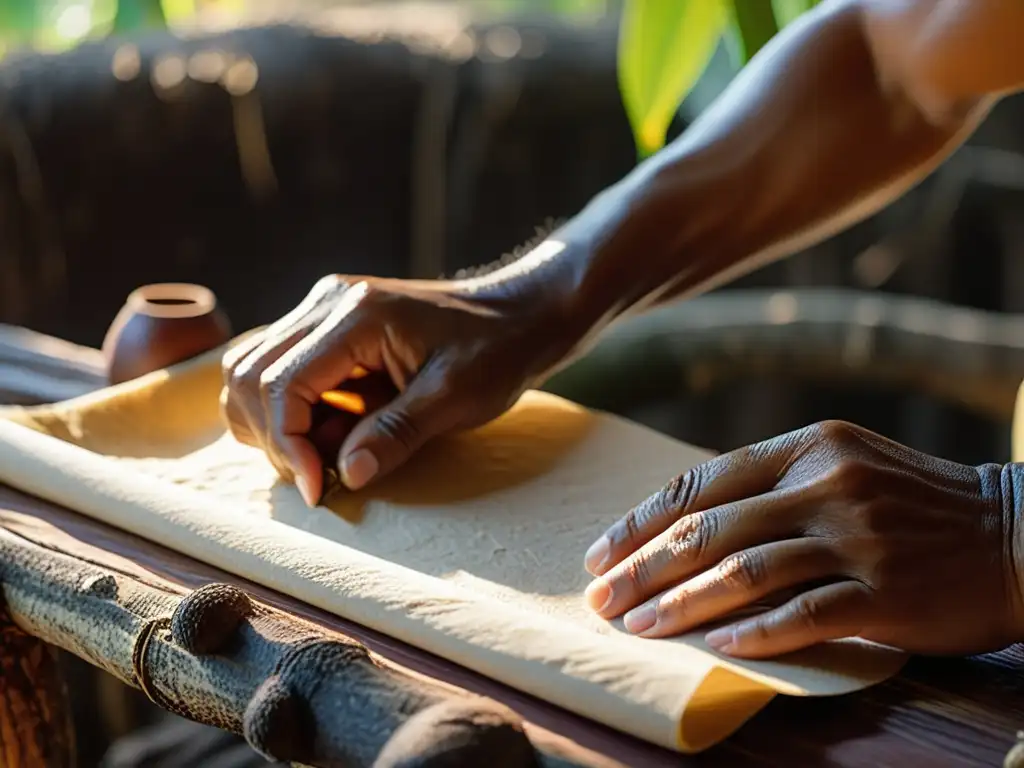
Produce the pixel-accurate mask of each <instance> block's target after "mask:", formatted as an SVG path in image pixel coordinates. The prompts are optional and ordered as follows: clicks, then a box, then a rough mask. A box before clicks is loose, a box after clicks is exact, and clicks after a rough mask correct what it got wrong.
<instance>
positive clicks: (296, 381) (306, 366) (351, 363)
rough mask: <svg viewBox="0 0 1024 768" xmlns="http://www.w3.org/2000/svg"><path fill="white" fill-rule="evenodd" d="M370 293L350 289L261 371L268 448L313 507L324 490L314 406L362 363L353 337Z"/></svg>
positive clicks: (358, 288) (363, 290) (363, 286)
mask: <svg viewBox="0 0 1024 768" xmlns="http://www.w3.org/2000/svg"><path fill="white" fill-rule="evenodd" d="M365 295H366V286H365V284H362V287H360V286H355V287H354V288H352V289H351V290H350V291H349V292H346V293H345V294H344V295H343V296H342V298H341V300H340V301H339V302H338V303H337V305H336V307H335V308H334V310H333V311H332V312H331V314H330V315H329V316H328V317H327V318H326V319H325V320H324V321H323V322H322V323H321V324H320V325H319V326H317V327H316V328H315V329H314V330H313V331H312V332H310V333H309V334H307V335H306V336H305V337H304V338H303V339H301V340H300V341H298V342H297V343H296V344H294V345H293V346H292V347H291V348H290V349H288V350H287V351H285V352H284V353H283V354H282V355H281V356H280V357H279V358H278V359H277V360H276V361H275V362H274V363H272V364H271V365H269V366H268V367H267V368H266V369H265V370H264V371H263V373H262V374H261V376H260V386H259V391H260V402H261V405H262V409H263V414H264V419H265V423H266V428H267V433H266V441H267V444H266V445H265V446H264V448H265V450H266V451H267V452H268V453H271V452H272V453H274V454H275V455H276V456H278V457H279V460H280V461H281V462H282V463H283V464H284V465H285V466H286V467H287V470H288V472H289V473H290V475H291V478H294V481H295V483H296V485H297V486H298V488H299V491H300V492H301V493H302V496H303V498H304V499H305V501H306V503H307V504H309V505H310V506H313V505H315V504H316V502H317V500H319V498H320V496H321V493H322V491H323V487H322V486H323V461H322V460H321V458H320V455H319V453H318V452H317V450H316V448H315V447H314V446H313V444H312V442H310V440H309V438H308V433H309V430H310V429H311V428H312V426H313V419H312V417H313V406H314V405H316V404H317V403H318V402H319V401H320V396H321V394H322V393H323V392H326V391H327V390H331V389H334V388H335V387H337V386H338V385H339V384H340V383H341V382H343V381H345V379H346V378H347V377H348V376H350V375H351V374H352V372H353V370H354V369H355V368H356V367H357V361H356V360H355V358H354V357H353V354H352V345H351V344H350V343H349V341H350V336H351V334H352V332H353V331H354V330H355V328H356V327H357V325H358V323H359V315H358V313H355V312H354V310H355V309H356V308H357V307H358V305H359V302H360V301H361V300H362V298H363V297H364V296H365ZM287 476H288V475H286V477H287Z"/></svg>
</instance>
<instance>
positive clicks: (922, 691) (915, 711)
mask: <svg viewBox="0 0 1024 768" xmlns="http://www.w3.org/2000/svg"><path fill="white" fill-rule="evenodd" d="M0 330H2V329H0ZM7 338H8V342H10V340H11V338H10V334H9V333H8V337H7ZM18 343H19V344H21V345H23V346H28V347H34V348H35V349H36V350H37V351H38V352H39V354H38V355H29V356H25V355H23V356H22V357H21V358H19V359H20V360H21V363H20V364H19V366H20V367H19V372H18V375H16V376H15V375H10V366H8V375H6V376H4V375H3V371H4V367H3V364H4V361H5V360H7V361H8V362H9V361H10V360H11V356H12V351H11V347H10V344H8V347H7V349H6V356H5V348H4V336H3V333H2V332H0V397H4V398H6V399H7V400H8V401H11V400H13V399H20V400H22V401H28V400H30V399H32V397H33V395H36V396H40V395H41V396H43V397H47V396H52V395H53V394H55V393H69V392H76V391H85V390H87V389H89V388H91V387H94V386H96V385H98V384H100V383H101V377H100V375H99V370H100V369H99V360H98V356H97V354H96V353H95V352H94V351H91V350H82V349H81V348H71V347H66V346H64V345H63V344H62V343H59V342H54V341H53V340H48V339H45V338H39V337H34V336H20V337H19V338H18ZM54 355H58V356H64V357H65V358H66V359H67V362H66V363H61V362H60V361H59V360H58V359H57V358H56V357H55V356H54ZM0 528H3V529H5V530H6V531H9V532H11V533H13V534H16V535H17V536H19V537H23V538H24V539H25V540H26V541H32V540H39V541H46V542H47V544H48V545H49V546H53V545H54V542H57V543H58V545H59V548H60V549H61V550H62V551H63V552H66V553H69V554H72V555H73V556H75V557H78V558H81V559H82V560H83V561H86V562H91V563H94V564H99V565H102V566H105V567H108V568H110V569H113V570H114V571H117V572H118V573H119V574H121V575H122V576H124V577H127V578H133V579H138V580H139V581H140V582H148V583H154V582H159V583H165V584H168V585H171V586H174V587H178V588H185V589H192V588H195V587H198V586H201V585H203V584H205V583H208V582H210V581H217V582H225V583H229V584H237V585H240V586H242V587H243V588H245V589H246V590H248V591H249V593H250V594H252V595H253V596H255V597H256V598H257V599H258V600H261V601H263V602H265V603H266V604H267V605H270V606H274V607H277V608H279V609H281V610H283V611H285V612H286V613H287V614H288V615H289V616H295V617H297V618H300V619H304V620H308V621H312V622H314V623H315V624H317V625H318V626H320V627H323V628H325V629H326V630H329V631H330V632H334V633H340V635H342V636H345V637H350V638H353V639H355V640H358V641H360V642H362V643H364V644H365V645H366V646H367V647H368V648H369V649H370V650H371V651H373V652H375V653H377V654H379V655H380V656H381V657H383V658H385V659H388V660H390V661H392V662H394V663H396V664H397V665H400V666H401V667H404V668H407V669H411V670H414V671H415V672H417V673H419V674H422V675H426V676H428V677H430V678H433V679H437V680H443V681H445V682H447V683H449V684H454V685H457V686H460V687H463V688H465V689H468V690H470V691H476V692H479V693H483V694H485V695H487V696H489V697H491V698H493V699H496V700H498V701H499V702H503V703H504V704H507V705H508V706H510V707H511V708H512V709H514V710H516V711H518V712H519V713H520V714H522V715H523V717H524V718H525V719H526V720H527V721H528V722H529V723H530V724H531V729H532V730H531V732H532V733H536V734H540V735H541V737H542V738H544V739H551V740H554V741H556V742H558V743H561V744H563V746H564V745H565V744H568V743H571V745H578V747H579V749H580V752H579V754H581V755H587V754H590V753H591V751H592V752H594V753H598V754H600V755H605V756H608V757H610V758H613V759H614V760H618V761H620V762H621V763H623V764H626V765H638V766H669V765H694V766H697V765H726V766H826V765H827V766H898V767H899V768H911V767H916V766H947V765H949V766H954V765H972V766H973V765H978V766H998V765H1001V764H1002V761H1003V759H1004V756H1005V754H1006V753H1007V751H1008V750H1009V749H1010V748H1011V747H1012V746H1013V745H1014V743H1015V741H1016V734H1017V731H1018V729H1019V728H1024V648H1022V647H1018V646H1014V647H1012V648H1009V649H1006V650H1004V651H1002V652H1000V653H995V654H989V655H986V656H982V657H975V658H970V659H923V658H915V659H913V660H911V661H910V662H909V663H908V665H907V667H906V668H905V670H904V671H903V673H902V674H900V675H899V676H898V677H897V678H895V679H893V680H891V681H889V682H887V683H885V684H882V685H879V686H876V687H874V688H872V689H869V690H867V691H864V692H861V693H858V694H854V695H850V696H845V697H839V698H835V699H814V700H807V699H804V700H799V699H794V698H788V697H784V696H780V697H778V698H777V699H776V700H775V701H773V702H772V703H771V704H770V705H769V706H768V707H767V708H766V709H765V710H764V711H763V712H762V713H760V714H759V715H757V716H756V717H755V718H754V719H753V720H752V721H751V722H749V723H748V724H747V725H746V726H744V727H743V728H741V729H740V731H739V732H738V733H737V734H735V735H734V736H733V737H732V738H730V739H729V740H727V741H726V742H724V743H723V744H721V745H719V746H717V747H715V748H713V749H711V750H709V751H707V752H705V753H703V754H701V755H699V756H695V757H683V756H680V755H675V754H672V753H670V752H668V751H665V750H661V749H658V748H655V747H652V746H650V745H648V744H645V743H642V742H640V741H638V740H636V739H633V738H631V737H629V736H626V735H623V734H619V733H617V732H614V731H612V730H610V729H608V728H604V727H602V726H599V725H596V724H594V723H591V722H589V721H586V720H584V719H583V718H580V717H577V716H575V715H572V714H570V713H567V712H564V711H562V710H559V709H558V708H556V707H553V706H551V705H549V704H547V703H545V702H543V701H539V700H537V699H535V698H533V697H531V696H528V695H525V694H522V693H519V692H517V691H514V690H512V689H510V688H508V687H506V686H503V685H500V684H497V683H494V682H493V681H490V680H487V679H485V678H483V677H481V676H480V675H477V674H475V673H472V672H470V671H468V670H465V669H463V668H461V667H458V666H457V665H455V664H452V663H450V662H447V661H445V660H442V659H439V658H437V657H434V656H431V655H430V654H426V653H423V652H421V651H419V650H417V649H414V648H412V647H410V646H407V645H405V644H403V643H399V642H397V641H394V640H391V639H389V638H386V637H383V636H380V635H379V634H377V633H375V632H372V631H370V630H367V629H365V628H362V627H359V626H357V625H354V624H352V623H351V622H346V621H344V620H341V619H338V618H337V617H334V616H330V615H327V614H325V613H323V612H321V611H318V610H316V609H314V608H311V607H309V606H305V605H303V604H301V603H298V602H297V601H294V600H291V599H287V598H284V597H282V596H280V595H276V594H274V593H272V592H270V591H268V590H266V589H263V588H261V587H259V586H257V585H253V584H246V583H244V582H242V581H241V580H239V579H237V578H236V577H233V576H231V575H229V574H225V573H222V572H218V571H217V570H216V569H212V568H210V567H208V566H206V565H204V564H202V563H198V562H196V561H194V560H191V559H189V558H186V557H183V556H182V555H179V554H177V553H175V552H171V551H169V550H166V549H164V548H162V547H159V546H157V545H155V544H152V543H150V542H147V541H144V540H141V539H139V538H137V537H134V536H131V535H129V534H126V533H123V532H121V531H118V530H115V529H112V528H110V527H108V526H104V525H102V524H100V523H97V522H95V521H92V520H90V519H88V518H85V517H83V516H81V515H78V514H76V513H73V512H70V511H68V510H66V509H62V508H59V507H57V506H55V505H52V504H49V503H47V502H43V501H41V500H39V499H35V498H32V497H29V496H26V495H25V494H22V493H20V492H17V491H15V490H13V489H11V488H9V487H3V486H0ZM44 677H45V676H44ZM554 734H557V735H554ZM2 741H3V739H2V734H0V746H2ZM2 757H3V754H2V752H0V759H2ZM28 764H29V763H23V764H22V765H28ZM14 766H17V768H21V765H18V764H16V763H14V764H12V768H14Z"/></svg>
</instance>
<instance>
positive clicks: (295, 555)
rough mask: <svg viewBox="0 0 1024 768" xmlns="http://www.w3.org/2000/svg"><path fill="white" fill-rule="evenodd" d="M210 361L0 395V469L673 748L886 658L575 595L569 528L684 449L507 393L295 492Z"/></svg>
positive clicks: (874, 667)
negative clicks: (394, 461)
mask: <svg viewBox="0 0 1024 768" xmlns="http://www.w3.org/2000/svg"><path fill="white" fill-rule="evenodd" d="M219 359H220V351H218V352H216V353H213V354H210V355H207V356H204V357H202V358H198V359H196V360H194V361H191V362H189V363H185V364H183V365H180V366H177V367H175V368H172V369H170V370H168V371H162V372H158V373H155V374H152V375H150V376H147V377H145V378H143V379H138V380H136V381H134V382H129V383H127V384H124V385H121V386H118V387H111V388H109V389H106V390H103V391H100V392H98V393H94V394H91V395H88V396H85V397H81V398H77V399H75V400H70V401H67V402H65V403H61V404H58V405H55V406H46V407H41V408H29V409H13V408H9V409H3V410H0V416H2V417H4V418H0V481H2V482H4V483H7V484H9V485H12V486H14V487H16V488H20V489H22V490H24V491H27V492H29V493H33V494H36V495H38V496H41V497H43V498H46V499H49V500H51V501H54V502H57V503H60V504H63V505H65V506H67V507H70V508H72V509H75V510H77V511H79V512H82V513H84V514H86V515H89V516H91V517H94V518H96V519H99V520H102V521H103V522H106V523H109V524H112V525H115V526H117V527H120V528H123V529H125V530H128V531H131V532H132V533H135V534H137V535H140V536H142V537H145V538H147V539H150V540H152V541H154V542H157V543H160V544H163V545H165V546H168V547H171V548H173V549H175V550H177V551H179V552H182V553H184V554H186V555H190V556H192V557H195V558H197V559H199V560H202V561H203V562H206V563H209V564H210V565H213V566H216V567H219V568H221V569H223V570H226V571H229V572H232V573H235V574H237V575H238V576H241V577H244V578H247V579H250V580H252V581H255V582H258V583H261V584H263V585H265V586H267V587H270V588H273V589H276V590H278V591H280V592H283V593H285V594H288V595H291V596H292V597H295V598H298V599H301V600H303V601H306V602H308V603H310V604H312V605H315V606H317V607H319V608H322V609H324V610H327V611H331V612H333V613H335V614H337V615H339V616H342V617H344V618H347V619H351V620H354V621H356V622H358V623H361V624H364V625H366V626H369V627H372V628H373V629H376V630H379V631H381V632H384V633H386V634H388V635H391V636H393V637H396V638H399V639H401V640H403V641H405V642H407V643H410V644H412V645H414V646H417V647H420V648H423V649H424V650H427V651H430V652H433V653H435V654H438V655H440V656H443V657H446V658H448V659H451V660H453V661H456V662H458V663H460V664H462V665H464V666H466V667H469V668H472V669H474V670H476V671H478V672H481V673H483V674H485V675H488V676H489V677H492V678H494V679H496V680H500V681H501V682H504V683H506V684H508V685H511V686H514V687H516V688H518V689H520V690H523V691H526V692H528V693H531V694H534V695H536V696H539V697H541V698H543V699H546V700H548V701H551V702H554V703H555V704H558V705H560V706H562V707H564V708H566V709H569V710H572V711H574V712H577V713H579V714H581V715H585V716H587V717H590V718H592V719H594V720H597V721H600V722H602V723H605V724H607V725H610V726H612V727H614V728H618V729H620V730H622V731H625V732H628V733H631V734H634V735H636V736H639V737H641V738H643V739H646V740H648V741H651V742H654V743H656V744H660V745H662V746H665V747H669V748H671V749H676V750H679V751H683V752H693V751H698V750H701V749H704V748H706V747H708V746H710V745H712V744H714V743H715V742H717V741H719V740H721V739H723V738H725V737H726V736H728V735H729V734H730V733H731V732H733V731H734V730H735V729H736V728H738V727H739V726H740V725H741V724H742V723H743V722H744V721H745V720H746V719H748V718H749V717H750V716H752V715H753V714H754V713H756V712H757V711H758V710H759V709H760V708H761V707H763V706H764V705H765V704H766V703H767V702H768V701H769V700H770V699H771V698H772V697H773V696H774V695H775V694H776V693H784V694H790V695H834V694H842V693H847V692H851V691H855V690H857V689H860V688H863V687H865V686H867V685H870V684H873V683H876V682H879V681H881V680H883V679H885V678H887V677H889V676H890V675H892V674H894V673H895V672H896V671H897V670H898V669H899V667H900V666H901V664H902V663H903V661H904V657H903V655H902V654H899V653H896V652H894V651H891V650H889V649H882V648H879V647H877V646H872V645H869V644H866V643H860V642H857V641H850V642H843V643H830V644H827V645H825V646H821V647H819V648H816V649H813V650H811V651H809V652H806V653H803V654H800V655H794V656H792V657H789V658H787V659H785V660H783V661H774V662H738V661H733V660H728V659H726V658H725V657H721V656H719V655H717V654H716V653H714V652H713V651H712V650H711V649H710V648H708V647H707V646H706V645H705V644H704V642H703V640H702V636H703V632H704V631H701V632H697V633H693V634H690V635H687V636H685V637H682V638H677V639H673V640H647V639H640V638H635V637H631V636H629V635H627V634H626V633H624V632H622V631H621V624H617V623H614V622H613V623H611V624H609V623H607V622H604V621H603V620H601V619H598V618H596V617H595V616H593V615H592V614H591V613H590V612H589V611H588V610H586V608H585V607H584V605H583V602H582V593H583V590H584V588H585V587H586V585H587V583H588V581H589V577H588V576H587V574H586V573H585V572H584V570H583V566H582V561H583V553H584V551H585V550H586V548H587V546H588V545H589V544H590V543H591V542H592V541H593V540H594V539H596V538H597V536H598V535H600V533H601V532H602V531H604V530H605V528H606V527H607V526H608V525H609V524H611V523H612V522H614V521H615V520H616V519H618V518H619V517H620V516H621V515H622V514H623V513H624V512H625V511H626V510H628V509H629V507H631V506H632V505H634V504H635V503H637V502H639V501H640V500H642V499H643V498H644V497H646V496H647V495H648V494H650V493H652V492H654V491H655V490H657V489H658V488H659V487H661V486H662V485H663V484H664V483H665V482H667V481H668V480H669V479H670V478H671V477H672V476H674V475H675V474H678V473H679V472H681V471H683V470H685V469H686V468H687V467H689V466H691V465H693V464H695V463H698V462H700V461H702V460H704V459H705V458H707V456H708V455H709V454H707V453H705V452H703V451H700V450H698V449H696V448H693V447H691V446H688V445H685V444H683V443H680V442H677V441H675V440H671V439H669V438H667V437H664V436H662V435H659V434H658V433H656V432H653V431H651V430H649V429H646V428H644V427H641V426H639V425H636V424H632V423H629V422H626V421H623V420H621V419H617V418H614V417H611V416H608V415H605V414H598V413H594V412H590V411H587V410H585V409H583V408H581V407H579V406H576V405H573V404H571V403H569V402H567V401H565V400H562V399H560V398H557V397H554V396H552V395H547V394H543V393H539V392H529V393H527V394H526V395H525V396H524V397H523V398H522V399H521V400H520V402H519V403H518V404H517V405H516V407H515V408H514V409H513V410H512V411H511V412H510V413H508V414H506V415H505V416H504V417H502V418H501V419H498V420H497V421H495V422H493V423H492V424H490V425H488V426H486V427H484V428H482V429H479V430H476V431H474V432H471V433H467V434H464V435H460V436H457V437H453V438H447V439H443V440H438V441H436V442H435V443H434V444H432V445H431V446H429V447H428V449H427V450H425V451H423V453H422V454H421V455H420V456H419V457H417V458H416V459H415V460H414V461H413V462H412V464H410V465H409V466H408V467H407V468H405V469H403V470H402V471H400V472H399V473H397V474H396V475H395V476H394V477H393V478H391V479H389V480H387V481H386V482H385V483H383V484H382V485H381V486H379V487H376V488H373V489H372V490H370V491H367V492H364V493H359V494H353V495H350V496H348V497H347V498H345V499H344V501H343V502H341V504H340V505H338V506H337V508H336V509H334V510H326V509H316V510H309V509H307V508H306V506H305V505H304V504H303V503H302V501H301V499H300V498H299V496H298V493H297V492H296V490H295V489H294V488H293V487H292V486H290V485H284V484H281V483H279V482H278V481H277V479H276V475H275V474H274V472H273V470H272V468H271V467H270V465H269V463H268V462H267V461H266V459H265V458H264V456H263V455H262V453H260V452H259V451H257V450H255V449H252V448H249V447H247V446H244V445H241V444H240V443H237V442H236V441H234V440H233V439H232V438H231V437H230V435H228V434H226V433H225V431H224V428H223V426H222V424H221V422H220V417H219V413H218V406H217V398H218V394H219V389H220V385H221V379H220V369H219ZM26 427H28V428H26ZM705 631H706V630H705Z"/></svg>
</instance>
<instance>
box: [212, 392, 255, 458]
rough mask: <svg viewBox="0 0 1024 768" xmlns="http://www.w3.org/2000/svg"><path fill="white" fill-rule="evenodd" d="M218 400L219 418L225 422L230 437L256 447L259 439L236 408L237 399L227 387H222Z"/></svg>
mask: <svg viewBox="0 0 1024 768" xmlns="http://www.w3.org/2000/svg"><path fill="white" fill-rule="evenodd" d="M218 402H219V404H220V413H221V418H222V420H223V421H224V422H225V424H227V427H228V431H230V432H231V435H232V437H234V438H235V440H237V441H238V442H240V443H244V444H245V445H251V446H252V447H254V448H258V447H259V441H257V440H256V437H255V436H254V435H253V434H252V431H251V430H250V429H249V420H248V419H247V418H246V417H245V414H243V413H242V412H241V411H240V410H239V409H238V402H237V399H236V398H233V397H232V396H231V390H230V389H228V388H227V387H222V388H221V390H220V398H219V401H218Z"/></svg>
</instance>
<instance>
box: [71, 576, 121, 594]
mask: <svg viewBox="0 0 1024 768" xmlns="http://www.w3.org/2000/svg"><path fill="white" fill-rule="evenodd" d="M80 589H81V591H82V594H83V595H87V596H89V597H98V598H100V599H101V600H116V599H117V594H118V587H117V579H115V578H114V577H113V576H112V575H110V574H109V573H102V574H98V575H92V576H88V577H86V578H85V579H84V580H83V581H82V584H81V587H80Z"/></svg>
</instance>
